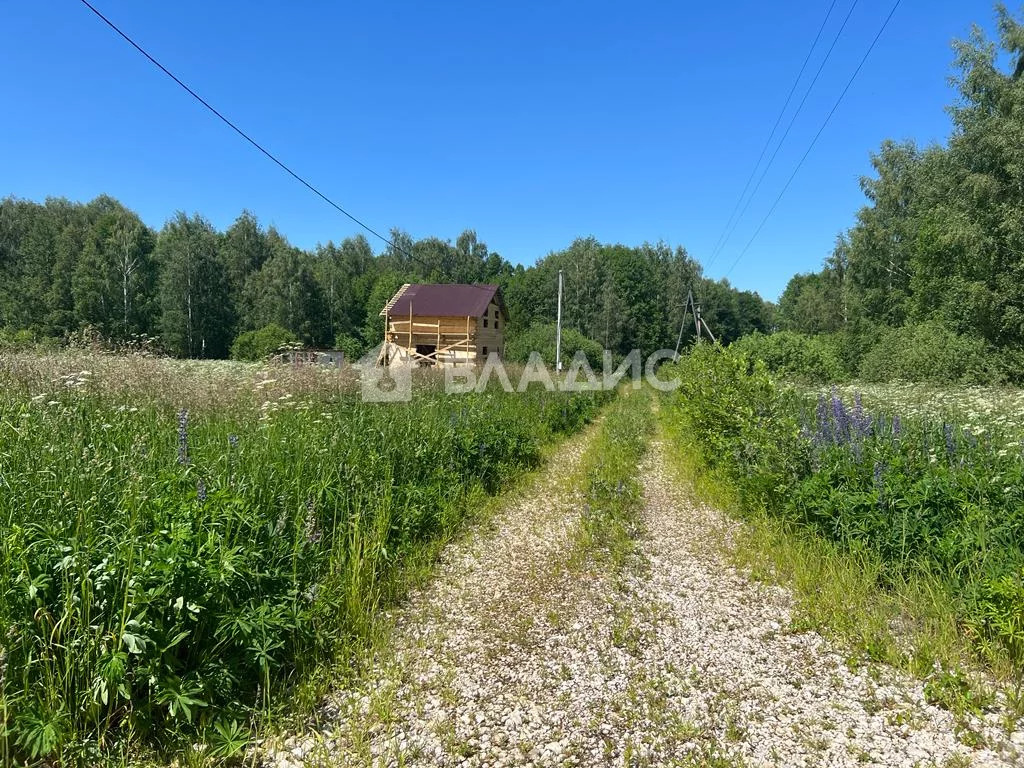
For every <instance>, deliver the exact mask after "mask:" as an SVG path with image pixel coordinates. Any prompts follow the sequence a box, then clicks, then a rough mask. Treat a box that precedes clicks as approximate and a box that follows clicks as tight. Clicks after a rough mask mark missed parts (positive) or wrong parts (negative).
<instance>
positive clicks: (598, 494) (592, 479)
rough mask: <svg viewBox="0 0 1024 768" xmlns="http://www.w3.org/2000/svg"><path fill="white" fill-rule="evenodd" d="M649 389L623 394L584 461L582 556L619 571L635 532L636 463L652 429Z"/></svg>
mask: <svg viewBox="0 0 1024 768" xmlns="http://www.w3.org/2000/svg"><path fill="white" fill-rule="evenodd" d="M653 421H654V418H653V414H652V411H651V398H650V393H649V392H648V390H639V391H633V390H629V389H624V390H623V394H622V396H620V397H619V399H618V400H617V401H616V402H615V404H614V405H612V406H611V408H610V409H609V411H608V413H607V415H606V417H605V419H604V421H603V422H602V424H601V430H600V432H599V433H598V434H597V437H596V438H595V439H594V441H593V442H592V443H591V444H590V446H589V447H588V449H587V453H586V455H585V456H584V457H583V472H584V477H585V479H584V484H585V488H586V500H585V503H584V508H583V519H582V524H581V527H580V531H581V534H582V538H583V541H582V542H581V543H582V544H583V548H584V551H586V552H590V553H597V554H599V555H600V556H604V557H607V558H608V559H609V561H610V562H611V564H612V565H613V567H621V566H622V565H623V564H624V563H625V562H626V560H627V558H628V556H629V555H630V553H632V551H633V548H634V540H635V539H636V536H637V534H638V533H639V525H640V524H639V520H638V514H637V513H638V512H639V510H640V505H641V497H642V491H643V489H642V487H641V485H640V479H639V477H638V475H639V467H638V465H639V463H640V461H641V460H642V458H643V456H644V453H646V451H647V444H648V440H649V437H650V432H651V428H652V425H653Z"/></svg>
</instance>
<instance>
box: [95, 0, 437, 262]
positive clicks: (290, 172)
mask: <svg viewBox="0 0 1024 768" xmlns="http://www.w3.org/2000/svg"><path fill="white" fill-rule="evenodd" d="M81 3H82V5H84V6H85V7H86V8H88V9H89V10H90V11H92V12H93V13H94V14H96V16H97V17H99V18H100V19H101V20H102V21H103V23H105V24H106V25H107V26H108V27H110V28H111V29H112V30H114V31H115V32H116V33H117V34H118V35H120V36H121V37H122V38H124V40H125V41H126V42H127V43H128V44H129V45H131V46H132V47H133V48H134V49H135V50H137V51H138V52H139V53H141V54H142V55H143V56H145V57H146V58H147V59H149V61H150V62H151V63H152V64H153V66H155V67H156V68H157V69H159V70H160V71H161V72H163V73H164V74H165V75H167V76H168V77H169V78H171V80H173V81H174V82H176V83H177V84H178V85H180V86H181V87H182V88H183V89H184V90H185V91H187V92H188V94H189V95H190V96H192V98H194V99H195V100H196V101H198V102H199V103H200V104H202V105H203V106H204V107H206V108H207V109H208V110H209V111H210V112H212V113H213V114H214V115H216V116H217V117H218V118H219V119H220V120H221V122H223V123H224V124H225V125H227V126H228V127H229V128H230V129H231V130H233V131H234V132H235V133H237V134H238V135H239V136H241V137H242V138H243V139H245V140H246V141H247V142H249V143H250V144H251V145H252V146H254V147H255V148H256V149H258V150H259V151H260V152H261V153H262V154H263V155H265V156H266V157H267V158H268V159H269V160H271V161H272V162H273V163H274V164H275V165H277V166H278V167H279V168H281V170H283V171H284V172H285V173H287V174H288V175H289V176H291V177H292V178H293V179H295V180H296V181H297V182H299V183H300V184H302V186H304V187H306V189H308V190H309V191H310V192H312V193H313V194H314V195H316V196H317V197H319V198H320V199H321V200H323V201H324V202H325V203H327V204H328V205H329V206H331V207H332V208H334V209H335V210H336V211H338V212H339V213H341V214H342V215H344V216H346V217H347V218H349V219H351V220H352V221H353V222H355V223H356V224H357V225H359V226H360V227H362V228H363V229H365V230H366V231H367V232H369V233H370V234H371V235H373V236H374V237H376V238H378V239H379V240H381V241H383V242H385V243H387V244H388V245H390V246H391V247H392V248H394V249H395V250H396V251H398V252H399V253H401V254H404V255H405V256H408V257H409V258H410V259H412V260H413V261H416V262H419V263H420V264H421V265H422V266H424V267H427V268H428V269H435V268H438V269H441V270H442V271H443V270H444V267H443V265H433V264H428V263H427V262H425V261H423V259H420V258H419V257H418V256H415V255H414V254H412V253H410V252H409V251H408V250H406V249H405V248H403V247H402V246H400V245H398V244H397V243H395V242H394V241H392V240H391V239H389V238H387V237H385V236H384V235H382V234H381V233H380V232H378V231H377V230H375V229H373V227H371V226H369V225H368V224H366V223H364V222H363V221H360V220H359V219H358V218H356V217H355V216H353V215H352V214H351V213H349V212H348V211H346V210H345V209H344V208H343V207H342V206H340V205H339V204H338V203H336V202H334V200H332V199H331V198H329V197H328V196H327V195H325V194H324V193H323V192H321V191H320V190H319V189H317V188H316V187H314V186H313V185H312V184H311V183H310V182H308V181H306V179H304V178H303V177H302V176H300V175H299V174H298V173H296V172H295V171H293V170H292V169H291V168H289V167H288V166H287V165H286V164H285V163H284V162H283V161H282V160H280V159H279V158H278V157H277V156H276V155H274V154H273V153H272V152H270V150H268V149H266V148H265V147H264V146H263V145H262V144H260V143H259V142H258V141H256V140H255V139H254V138H252V136H250V135H249V134H248V133H246V132H245V131H243V130H242V129H241V128H239V127H238V126H237V125H236V124H235V123H233V122H232V121H231V120H229V119H228V118H227V117H225V116H224V115H223V114H222V113H221V112H220V111H219V110H218V109H217V108H216V107H214V106H213V105H212V104H210V102H208V101H207V100H206V99H204V98H203V97H202V96H200V95H199V94H198V93H196V92H195V91H194V90H192V89H191V88H190V87H189V86H187V85H186V84H185V83H184V82H182V81H181V80H180V79H179V78H178V77H177V75H175V74H174V73H173V72H171V71H170V70H169V69H168V68H167V67H165V66H164V65H163V64H161V63H160V62H159V61H157V60H156V59H155V58H153V56H151V55H150V54H149V52H148V51H146V49H145V48H143V47H142V46H141V45H139V44H138V43H137V42H135V41H134V40H133V39H132V38H131V37H129V36H128V35H127V34H126V33H125V32H124V31H122V30H121V28H120V27H118V26H117V25H116V24H114V22H112V21H111V20H110V19H108V18H107V17H106V16H104V15H103V14H102V13H100V11H99V10H97V8H96V7H95V6H94V5H92V4H91V3H90V2H89V1H88V0H81Z"/></svg>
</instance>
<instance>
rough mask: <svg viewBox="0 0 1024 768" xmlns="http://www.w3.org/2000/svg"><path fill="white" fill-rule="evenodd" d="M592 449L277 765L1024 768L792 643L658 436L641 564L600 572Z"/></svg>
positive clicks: (463, 547) (469, 549)
mask: <svg viewBox="0 0 1024 768" xmlns="http://www.w3.org/2000/svg"><path fill="white" fill-rule="evenodd" d="M591 435H592V432H590V433H587V434H585V435H582V436H580V437H577V438H575V439H574V440H573V441H571V442H570V443H569V444H568V445H567V446H566V448H565V450H564V452H563V453H561V454H560V455H559V457H558V460H557V461H555V462H552V464H551V465H550V466H549V468H548V469H547V470H546V471H544V472H543V473H541V474H540V475H538V477H537V478H536V480H535V481H534V482H533V483H531V484H530V485H528V486H526V487H524V488H522V489H520V490H519V491H516V492H514V493H513V494H512V495H511V496H510V497H509V499H508V502H507V504H506V505H505V506H504V507H503V509H502V510H501V511H500V512H499V514H498V515H496V517H495V518H494V523H493V524H492V525H490V526H482V527H481V528H479V529H478V530H475V531H473V532H471V533H470V534H469V535H468V536H467V537H465V538H464V539H463V540H461V541H460V542H458V543H456V544H455V545H453V546H452V547H450V548H449V550H448V551H447V552H446V554H445V557H444V559H443V562H442V563H441V565H440V566H439V568H438V571H437V574H436V577H435V578H434V579H432V580H431V582H430V584H429V585H428V586H427V587H426V588H425V589H424V590H422V591H420V592H418V593H416V594H414V595H412V596H411V598H410V600H409V601H408V602H407V603H405V604H403V606H402V607H401V608H399V609H398V610H397V611H396V612H395V614H394V615H393V616H392V620H393V623H394V628H393V632H392V634H391V644H390V647H389V649H388V651H387V652H386V653H385V654H383V655H382V657H381V658H380V659H379V660H378V661H377V663H376V665H375V667H374V668H373V670H372V671H371V673H370V674H368V675H367V676H366V678H365V680H364V682H363V684H362V685H361V687H360V688H358V689H355V690H348V691H341V692H338V693H337V694H335V696H334V697H333V698H332V699H331V700H330V701H329V702H328V703H327V704H326V705H325V707H324V711H323V713H321V719H320V722H319V723H318V724H317V725H316V726H315V727H311V729H310V731H309V732H307V733H305V734H303V735H301V736H292V737H290V738H288V739H287V740H284V741H283V742H281V746H280V747H279V749H277V750H276V751H273V752H272V753H271V754H270V755H269V756H268V757H267V758H266V759H265V762H266V764H267V765H268V766H272V768H286V767H290V766H298V765H303V764H305V765H331V766H368V765H374V766H376V765H380V766H434V765H441V766H518V765H533V766H554V765H565V766H604V765H614V766H647V765H650V766H656V765H675V766H703V765H713V766H759V765H779V766H819V765H827V766H842V765H875V766H921V767H922V768H923V767H924V766H967V765H971V766H997V765H1024V760H1021V759H1020V755H1019V753H1018V752H1016V749H1015V747H1014V744H1017V745H1018V747H1019V746H1024V733H1019V732H1018V733H1016V734H1013V735H1012V736H1011V737H1007V736H1006V735H1005V734H1003V733H1001V732H1000V731H999V729H998V728H996V727H995V726H994V725H989V724H986V723H978V724H977V727H978V729H979V730H981V731H982V733H983V734H984V735H985V736H986V737H987V740H986V743H987V744H990V745H994V746H991V747H988V748H971V747H968V746H965V745H964V744H962V743H960V741H958V739H957V737H956V735H955V733H954V731H955V726H954V719H953V717H952V716H951V715H950V714H949V713H948V712H945V711H943V710H940V709H938V708H936V707H933V706H930V705H928V704H927V703H926V702H925V701H924V697H923V694H922V690H923V686H922V683H921V682H920V681H917V680H913V679H910V678H907V677H906V676H903V675H901V674H897V673H896V672H895V671H893V670H891V669H889V668H886V667H882V666H871V667H868V666H863V665H862V666H859V667H856V668H853V669H851V668H850V667H848V666H847V664H846V663H845V656H844V654H843V653H842V650H841V649H839V648H835V647H832V645H831V644H830V643H829V642H827V641H826V640H824V639H823V638H822V637H821V636H819V635H817V634H815V633H812V632H799V633H797V632H792V631H789V630H788V625H789V612H790V607H791V599H790V597H789V595H788V594H787V593H786V592H785V591H784V590H782V589H780V588H777V587H772V586H765V585H763V584H758V583H755V582H752V581H750V580H748V579H746V578H745V577H744V576H743V575H742V574H740V573H738V572H737V571H736V570H735V569H733V568H732V567H731V566H730V565H729V564H728V561H727V558H726V557H725V556H724V555H723V553H722V547H723V545H724V546H728V542H729V537H730V532H731V531H732V530H734V527H733V526H734V525H735V523H732V522H730V521H729V520H727V519H726V518H725V517H724V516H722V515H721V514H720V513H718V512H716V511H715V510H713V509H710V508H708V507H706V506H702V505H699V504H695V503H694V501H693V499H692V498H691V497H690V496H689V494H688V492H687V490H686V489H685V488H684V487H683V486H682V485H680V484H679V483H677V482H675V481H673V480H672V478H671V477H670V476H669V474H668V469H667V463H666V457H665V454H664V446H663V445H662V444H661V443H660V442H658V441H655V442H654V443H653V444H652V446H651V450H650V452H649V454H648V457H647V458H646V459H645V461H644V464H643V466H642V467H641V468H640V471H641V476H642V479H643V486H644V496H645V505H644V510H643V523H644V533H643V535H642V537H641V539H640V540H639V541H638V552H637V555H636V557H635V558H634V560H633V562H631V563H630V564H628V565H627V566H626V568H625V569H623V570H621V571H619V572H609V570H608V569H607V568H605V567H603V566H601V565H599V564H597V563H596V562H595V560H594V559H593V558H590V557H588V556H587V554H586V553H585V552H582V551H581V550H580V545H579V543H578V542H579V539H578V538H577V536H576V526H577V523H578V520H579V517H580V510H581V507H582V499H581V497H580V494H579V490H578V486H579V482H578V477H575V476H574V475H575V473H576V472H577V470H578V468H579V463H580V457H581V455H582V453H583V451H584V450H585V447H586V445H587V443H588V441H589V439H590V437H591Z"/></svg>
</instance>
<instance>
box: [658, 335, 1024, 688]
mask: <svg viewBox="0 0 1024 768" xmlns="http://www.w3.org/2000/svg"><path fill="white" fill-rule="evenodd" d="M674 373H675V374H676V375H678V376H679V377H680V378H681V380H682V387H681V388H680V389H679V390H678V391H677V392H675V393H673V394H671V395H670V396H668V397H667V402H666V403H665V405H664V407H663V413H664V415H665V423H666V425H667V429H668V432H669V434H670V435H671V436H672V437H673V440H674V442H675V444H676V446H677V448H678V452H679V454H678V455H679V456H680V462H681V465H682V467H683V468H684V470H685V474H687V475H688V476H689V477H690V478H691V480H693V481H694V482H695V484H696V486H697V490H698V492H699V493H703V494H705V495H706V496H708V497H709V498H710V499H711V500H712V501H716V502H718V503H720V504H722V505H723V506H726V507H727V508H730V509H732V510H733V511H734V512H735V513H738V514H740V515H741V516H742V517H744V518H745V519H746V520H748V521H749V522H750V524H751V525H750V526H749V527H748V528H747V529H746V531H747V534H746V535H747V540H746V542H745V547H744V545H741V546H740V550H739V551H740V557H741V558H746V561H747V562H746V563H745V564H746V565H748V566H749V567H751V568H752V569H753V570H754V571H755V572H759V573H760V574H761V575H763V576H765V577H772V578H780V579H782V580H784V581H788V582H789V583H790V584H791V585H792V586H794V587H795V588H796V592H797V594H798V596H799V598H800V615H799V616H798V617H797V621H798V623H799V622H800V621H804V622H806V623H807V624H809V625H813V626H820V627H824V628H826V629H830V630H833V631H838V632H839V633H840V634H843V635H844V636H846V637H848V638H852V639H853V640H854V641H855V644H856V646H857V647H858V648H859V650H860V651H863V652H864V653H865V654H866V655H867V656H868V657H871V658H876V659H883V660H886V661H889V662H891V663H895V664H897V665H898V666H901V667H904V668H909V669H911V670H912V671H914V672H915V673H917V674H920V675H926V676H929V679H930V680H932V688H931V690H932V692H933V693H935V694H936V695H937V696H938V693H936V691H937V690H938V689H942V690H947V689H948V690H952V691H959V690H960V688H961V686H965V687H964V691H969V686H968V685H967V683H966V682H964V681H963V680H961V679H960V677H958V676H959V675H960V672H959V665H960V664H961V662H962V663H964V664H966V665H967V666H971V665H977V664H978V663H981V664H984V665H986V666H988V667H989V668H990V669H992V670H995V671H996V672H997V673H999V674H1000V675H1001V676H1002V677H1003V678H1004V679H1006V680H1009V681H1014V680H1016V686H1017V689H1016V690H1017V693H1016V695H1017V696H1018V697H1019V696H1020V684H1021V679H1022V677H1021V675H1022V669H1024V498H1022V493H1024V458H1022V454H1021V447H1020V443H1019V438H1018V436H1016V435H1014V434H1012V433H1008V432H1007V431H1005V430H1003V429H1001V428H1000V426H999V425H998V424H997V423H992V424H990V425H988V426H986V427H985V428H984V429H979V428H978V427H977V424H978V420H977V419H973V420H972V422H973V423H972V425H969V426H965V425H964V423H955V422H950V421H943V420H942V419H940V418H935V417H933V416H929V415H927V414H924V413H920V412H916V413H907V412H903V413H901V412H899V411H893V410H891V409H885V408H883V407H882V406H881V404H880V403H878V402H877V401H876V402H875V404H873V405H872V406H871V407H870V408H869V407H868V406H867V405H866V404H865V403H864V402H862V401H861V400H860V398H859V397H857V396H856V395H853V396H852V397H843V396H842V395H841V394H840V393H839V392H838V391H836V392H829V393H827V394H825V393H822V394H819V395H818V396H817V397H815V396H814V395H813V394H811V395H808V393H807V392H806V391H797V390H796V389H794V388H792V387H787V386H778V385H776V383H775V381H774V380H773V378H772V377H771V376H770V375H769V374H768V372H767V371H766V370H765V367H764V365H763V364H761V363H759V362H755V361H751V360H750V359H749V358H748V357H747V356H745V355H744V354H742V353H741V352H740V351H739V350H737V349H725V350H723V349H721V348H718V347H711V346H703V347H698V348H696V349H695V350H694V351H693V352H692V353H691V354H690V355H689V356H687V357H685V358H683V359H682V360H681V361H680V362H679V363H678V364H677V365H676V366H675V370H674ZM744 549H745V551H746V554H745V555H744V554H743V552H744ZM947 692H948V691H947ZM964 695H967V694H966V693H965V694H964ZM940 698H941V697H940ZM958 700H960V701H961V702H962V697H960V698H959V699H958Z"/></svg>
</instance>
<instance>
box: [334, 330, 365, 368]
mask: <svg viewBox="0 0 1024 768" xmlns="http://www.w3.org/2000/svg"><path fill="white" fill-rule="evenodd" d="M334 348H335V349H340V350H341V351H342V352H343V353H344V354H345V362H346V363H354V362H356V361H357V360H358V359H359V358H360V357H361V356H362V354H363V352H364V351H366V345H365V344H363V342H362V340H360V339H357V338H356V337H355V336H350V335H349V334H347V333H339V334H338V335H337V337H336V338H335V339H334Z"/></svg>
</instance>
